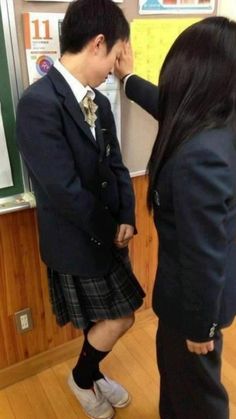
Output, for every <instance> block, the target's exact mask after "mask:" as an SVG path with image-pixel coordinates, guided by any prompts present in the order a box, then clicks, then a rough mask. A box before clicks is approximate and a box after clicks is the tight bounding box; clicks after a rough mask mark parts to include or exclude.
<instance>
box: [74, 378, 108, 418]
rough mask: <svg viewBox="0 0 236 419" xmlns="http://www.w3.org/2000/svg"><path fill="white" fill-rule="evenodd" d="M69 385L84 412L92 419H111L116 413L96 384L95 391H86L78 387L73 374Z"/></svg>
mask: <svg viewBox="0 0 236 419" xmlns="http://www.w3.org/2000/svg"><path fill="white" fill-rule="evenodd" d="M68 385H69V387H70V389H71V390H72V391H73V393H74V395H75V397H76V398H77V399H78V400H79V402H80V404H81V406H82V408H83V410H84V412H85V413H86V415H87V416H88V417H89V418H91V419H111V418H113V416H114V414H115V412H114V409H113V408H112V406H111V405H110V403H109V402H108V401H107V400H106V399H105V397H104V396H103V395H102V393H101V392H100V390H99V388H98V387H97V385H96V383H94V387H93V390H85V389H83V388H80V387H79V386H77V384H76V383H75V381H74V378H73V375H72V373H71V374H70V376H69V378H68Z"/></svg>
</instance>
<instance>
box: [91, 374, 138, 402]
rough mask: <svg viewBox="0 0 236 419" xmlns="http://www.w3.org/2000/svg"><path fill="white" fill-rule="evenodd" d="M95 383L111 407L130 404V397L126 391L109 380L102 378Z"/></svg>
mask: <svg viewBox="0 0 236 419" xmlns="http://www.w3.org/2000/svg"><path fill="white" fill-rule="evenodd" d="M95 383H96V384H97V386H98V388H99V390H100V391H101V393H102V394H103V396H104V397H105V398H106V399H107V400H108V401H109V402H110V404H111V405H112V406H113V407H125V406H127V405H128V404H129V403H130V401H131V397H130V395H129V393H128V391H126V390H125V389H124V387H122V386H121V385H120V384H118V383H116V382H115V381H113V380H111V379H110V378H108V377H105V376H104V378H101V379H100V380H97V381H95Z"/></svg>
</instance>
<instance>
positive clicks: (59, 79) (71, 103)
mask: <svg viewBox="0 0 236 419" xmlns="http://www.w3.org/2000/svg"><path fill="white" fill-rule="evenodd" d="M47 76H48V77H49V78H50V80H51V81H52V83H53V85H54V86H55V88H56V90H57V92H58V94H60V95H61V96H62V97H64V106H65V108H66V109H67V111H68V112H69V114H70V115H71V116H72V118H73V120H74V122H75V123H76V124H77V126H78V127H79V128H80V129H82V131H83V132H84V134H85V135H86V137H88V138H89V139H90V140H91V142H92V143H93V144H94V145H95V147H96V148H98V143H97V141H96V140H95V138H94V136H93V134H92V132H91V130H90V127H89V125H88V124H87V122H86V121H85V120H84V115H83V112H82V110H81V108H80V106H79V104H78V102H77V100H76V99H75V97H74V95H73V93H72V90H71V88H70V86H69V85H68V83H67V82H66V81H65V79H64V77H63V76H62V75H61V74H60V73H59V71H57V69H56V68H54V67H53V66H52V67H51V69H50V70H49V72H48V73H47ZM47 76H45V77H47Z"/></svg>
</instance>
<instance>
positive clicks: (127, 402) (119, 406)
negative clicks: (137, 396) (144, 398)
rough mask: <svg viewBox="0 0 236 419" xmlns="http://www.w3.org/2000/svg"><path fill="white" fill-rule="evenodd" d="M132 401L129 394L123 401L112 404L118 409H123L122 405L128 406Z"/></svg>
mask: <svg viewBox="0 0 236 419" xmlns="http://www.w3.org/2000/svg"><path fill="white" fill-rule="evenodd" d="M130 403H131V396H130V395H129V397H128V399H127V400H126V401H125V402H123V403H117V404H112V406H113V407H116V408H117V409H122V407H126V406H128V405H129V404H130Z"/></svg>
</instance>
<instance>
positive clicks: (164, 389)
mask: <svg viewBox="0 0 236 419" xmlns="http://www.w3.org/2000/svg"><path fill="white" fill-rule="evenodd" d="M156 48H157V49H158V45H157V46H156ZM116 73H117V75H118V76H119V77H120V78H121V79H123V81H124V83H125V91H126V95H127V96H128V98H130V99H132V100H133V101H135V102H136V103H137V104H139V105H140V106H141V107H143V108H144V109H145V110H146V111H148V112H149V113H150V114H151V115H153V117H154V118H155V119H157V120H158V122H159V129H158V133H157V137H156V141H155V143H154V146H153V150H152V153H151V157H150V160H149V164H148V171H149V189H148V197H147V202H148V207H149V209H150V210H151V211H152V212H153V215H154V221H155V225H156V228H157V232H158V236H159V250H158V268H157V275H156V280H155V285H154V291H153V309H154V311H155V313H156V314H157V316H158V318H159V326H158V332H157V362H158V368H159V372H160V416H161V419H213V418H214V419H228V418H229V407H228V405H229V403H228V395H227V392H226V390H225V388H224V387H223V385H222V383H221V378H220V373H221V351H222V334H221V329H222V328H223V327H226V326H228V325H229V324H231V323H232V321H233V319H234V316H235V314H236V23H235V22H233V21H230V20H229V19H227V18H224V17H210V18H206V19H204V20H202V21H199V22H197V23H195V24H194V25H192V26H190V27H189V28H187V29H186V30H185V31H184V32H182V33H181V35H180V36H179V37H178V38H177V39H176V41H175V42H174V44H173V46H172V47H171V49H170V51H169V53H168V54H167V56H166V59H165V61H164V64H163V66H162V69H161V73H160V78H159V86H158V87H156V86H155V85H153V84H152V83H149V82H148V81H146V80H143V79H142V78H140V77H138V76H136V75H134V74H132V57H131V54H130V52H129V48H128V47H127V48H126V50H125V51H123V54H122V56H121V57H120V59H119V60H118V61H117V66H116ZM129 73H131V74H129ZM125 76H127V77H125Z"/></svg>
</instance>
